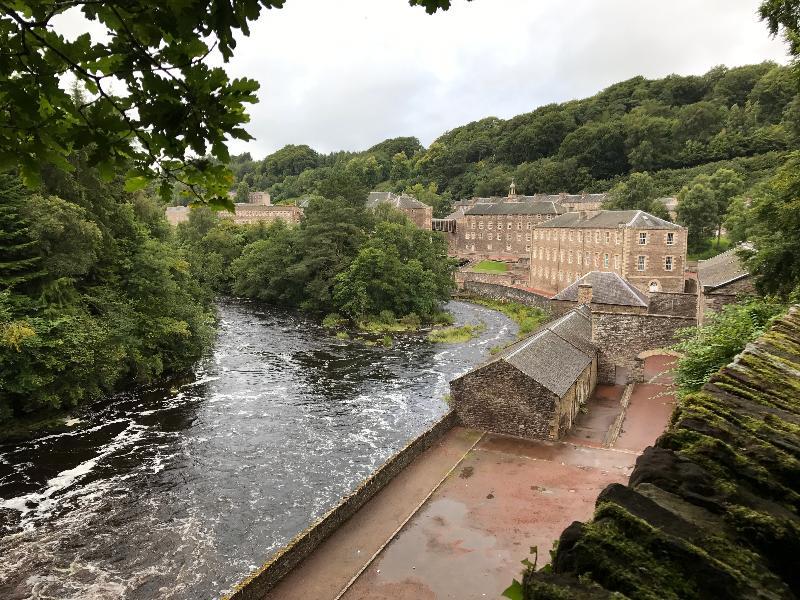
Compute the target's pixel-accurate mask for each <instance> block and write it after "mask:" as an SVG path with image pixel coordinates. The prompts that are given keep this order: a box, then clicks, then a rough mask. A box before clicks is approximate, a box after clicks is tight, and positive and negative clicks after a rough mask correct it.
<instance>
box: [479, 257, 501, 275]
mask: <svg viewBox="0 0 800 600" xmlns="http://www.w3.org/2000/svg"><path fill="white" fill-rule="evenodd" d="M470 270H471V271H472V272H474V273H493V274H496V275H497V274H501V273H505V272H507V271H508V265H507V264H506V263H504V262H500V261H497V260H482V261H481V262H479V263H478V264H476V265H475V266H473V267H472V269H470Z"/></svg>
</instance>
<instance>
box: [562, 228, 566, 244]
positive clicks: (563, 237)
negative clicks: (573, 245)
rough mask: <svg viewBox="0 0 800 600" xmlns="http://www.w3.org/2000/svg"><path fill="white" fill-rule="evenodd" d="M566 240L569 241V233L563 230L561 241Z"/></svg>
mask: <svg viewBox="0 0 800 600" xmlns="http://www.w3.org/2000/svg"><path fill="white" fill-rule="evenodd" d="M565 239H567V232H566V231H564V230H562V231H561V241H562V242H563V241H564V240H565Z"/></svg>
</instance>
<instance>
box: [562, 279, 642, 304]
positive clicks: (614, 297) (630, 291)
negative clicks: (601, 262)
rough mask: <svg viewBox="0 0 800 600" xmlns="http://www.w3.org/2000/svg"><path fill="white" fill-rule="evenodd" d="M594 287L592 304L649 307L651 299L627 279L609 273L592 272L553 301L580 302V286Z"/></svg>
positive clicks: (566, 288)
mask: <svg viewBox="0 0 800 600" xmlns="http://www.w3.org/2000/svg"><path fill="white" fill-rule="evenodd" d="M586 283H588V284H590V285H591V286H592V302H595V303H597V304H614V305H616V306H645V307H646V306H647V305H649V304H650V299H649V298H648V297H647V296H646V295H645V294H643V293H642V292H641V291H639V290H638V289H637V288H636V286H633V285H631V284H630V283H628V282H627V281H626V280H625V279H623V278H622V277H620V276H619V275H617V274H616V273H611V272H607V271H590V272H589V273H587V274H586V275H584V276H583V277H581V278H580V279H578V280H577V281H574V282H573V283H572V284H571V285H569V286H568V287H565V288H564V289H563V290H561V291H560V292H559V293H558V294H556V295H555V296H553V300H568V301H570V302H577V301H578V286H579V285H580V284H586Z"/></svg>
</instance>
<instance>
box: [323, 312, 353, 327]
mask: <svg viewBox="0 0 800 600" xmlns="http://www.w3.org/2000/svg"><path fill="white" fill-rule="evenodd" d="M346 322H347V321H346V320H345V319H344V318H343V317H342V315H340V314H339V313H331V314H329V315H327V316H326V317H325V318H324V319H322V326H323V327H325V328H326V329H336V328H337V327H341V326H343V325H344V324H345V323H346Z"/></svg>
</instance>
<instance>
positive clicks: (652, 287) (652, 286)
mask: <svg viewBox="0 0 800 600" xmlns="http://www.w3.org/2000/svg"><path fill="white" fill-rule="evenodd" d="M647 288H648V289H649V290H650V291H651V292H657V291H659V290H660V289H661V284H660V283H658V280H656V279H654V280H653V281H651V282H650V283H649V284H648V285H647Z"/></svg>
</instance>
